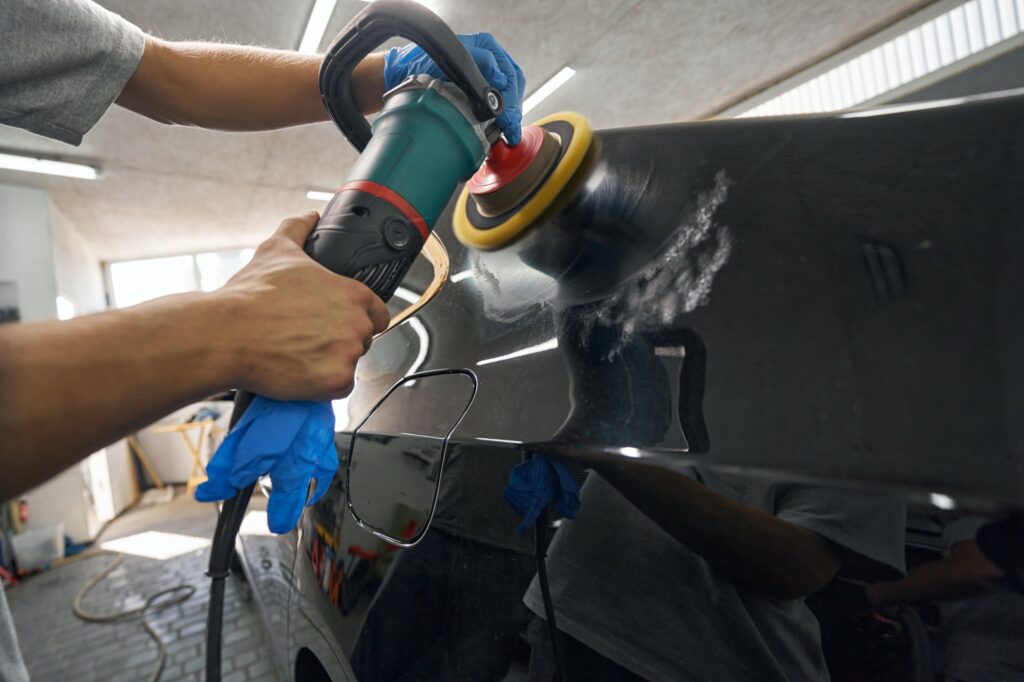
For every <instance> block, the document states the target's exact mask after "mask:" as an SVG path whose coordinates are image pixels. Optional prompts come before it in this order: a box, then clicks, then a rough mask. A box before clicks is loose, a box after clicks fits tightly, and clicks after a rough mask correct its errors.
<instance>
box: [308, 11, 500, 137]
mask: <svg viewBox="0 0 1024 682" xmlns="http://www.w3.org/2000/svg"><path fill="white" fill-rule="evenodd" d="M389 38H405V39H407V40H411V41H412V42H414V43H416V44H417V45H419V46H420V47H422V48H423V50H424V51H425V52H426V53H427V54H428V55H430V57H431V59H433V60H434V62H435V63H436V64H437V65H438V66H439V67H441V70H442V71H444V72H445V73H446V74H447V75H448V78H450V79H451V81H452V83H454V84H455V85H457V86H458V87H459V89H460V90H462V92H463V93H465V95H466V97H468V98H469V103H470V106H472V108H473V113H474V115H476V117H477V120H479V121H487V120H489V119H492V118H495V117H497V116H498V115H499V114H501V111H502V106H503V105H502V101H501V94H500V93H499V92H498V91H497V90H495V89H494V88H492V87H491V86H490V84H489V83H488V82H487V79H486V78H484V76H483V74H481V73H480V69H479V68H478V67H477V65H476V62H475V61H473V57H472V56H471V55H470V54H469V51H468V50H467V49H466V46H465V45H463V44H462V41H460V40H459V38H458V36H456V35H455V33H454V32H452V30H451V28H449V27H448V24H446V23H444V21H442V20H441V18H440V17H439V16H437V15H436V14H434V13H433V12H431V11H430V10H429V9H427V8H426V7H424V6H423V5H420V4H417V3H415V2H411V1H410V0H377V2H373V3H370V4H369V5H367V6H366V8H364V9H363V11H361V12H360V13H359V14H357V15H356V16H355V18H354V19H352V21H350V22H349V23H348V26H346V27H345V28H344V29H342V31H341V33H339V34H338V36H337V37H336V38H335V39H334V42H332V43H331V46H330V47H329V48H328V49H327V55H326V56H325V57H324V61H323V64H321V65H320V96H321V97H322V98H323V100H324V106H326V107H327V111H328V113H330V115H331V118H332V119H333V120H334V122H335V124H337V126H338V128H339V129H340V130H341V132H342V134H344V135H345V137H346V138H348V141H349V142H351V143H352V146H353V147H355V148H356V149H358V150H359V151H363V149H364V148H365V147H366V144H367V143H368V142H369V141H370V137H372V133H371V132H370V124H369V123H367V121H366V119H365V118H364V117H363V115H362V114H361V113H360V112H359V107H357V106H356V103H355V99H354V98H353V97H352V88H351V80H352V70H353V69H354V68H355V66H356V64H358V63H359V62H361V61H362V60H363V58H364V57H365V56H366V55H368V54H370V52H372V51H373V50H374V49H376V48H377V47H378V46H379V45H380V44H381V43H383V42H384V41H385V40H388V39H389Z"/></svg>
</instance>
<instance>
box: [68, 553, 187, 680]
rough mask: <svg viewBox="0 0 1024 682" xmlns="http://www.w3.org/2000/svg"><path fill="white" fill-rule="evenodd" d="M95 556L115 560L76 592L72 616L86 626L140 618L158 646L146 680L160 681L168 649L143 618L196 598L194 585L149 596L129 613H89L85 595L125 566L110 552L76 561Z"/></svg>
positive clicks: (82, 556) (90, 555) (87, 556)
mask: <svg viewBox="0 0 1024 682" xmlns="http://www.w3.org/2000/svg"><path fill="white" fill-rule="evenodd" d="M98 556H112V557H114V560H113V561H111V562H110V563H109V564H107V565H106V567H104V569H103V570H102V571H100V572H99V573H97V574H96V575H94V576H93V577H92V578H90V579H89V582H87V583H86V584H85V585H83V586H82V589H80V590H79V591H78V594H77V595H75V603H74V606H73V610H74V612H75V615H76V616H77V617H79V618H81V619H82V620H84V621H86V622H89V623H109V622H112V621H119V620H126V619H128V618H131V617H133V616H137V615H141V616H142V627H143V628H144V629H145V630H146V634H147V635H149V636H150V638H151V639H152V640H153V641H154V642H156V646H157V660H156V667H155V668H154V669H153V674H152V675H151V676H150V678H149V682H157V680H159V679H160V673H162V672H163V670H164V661H165V659H166V658H167V649H166V647H165V646H164V642H163V640H162V639H161V638H160V635H159V634H157V631H156V630H155V629H154V628H153V626H152V624H150V622H149V620H148V618H147V617H146V614H147V612H149V611H150V610H151V609H152V610H154V611H161V610H163V609H165V608H167V607H168V606H174V605H175V604H181V603H182V602H184V601H186V600H187V599H189V598H190V597H191V596H192V595H193V594H195V591H196V588H195V586H194V585H188V584H182V585H177V586H175V587H170V588H168V589H166V590H161V591H160V592H157V593H155V594H152V595H150V596H149V597H146V601H145V602H143V604H142V606H140V607H138V608H134V609H128V610H125V611H115V612H114V613H90V612H89V611H86V610H85V609H84V608H83V607H82V602H83V601H85V597H86V595H87V594H89V591H90V590H92V588H94V587H96V586H97V585H98V584H100V583H101V582H102V581H103V579H104V578H106V577H107V576H108V575H110V573H111V572H112V571H113V570H114V569H115V568H117V567H118V566H120V565H121V564H123V563H124V555H123V554H119V553H117V552H111V551H109V550H96V551H93V552H85V553H83V554H80V555H79V556H78V557H77V559H76V560H79V561H80V560H84V559H92V558H94V557H98ZM166 595H175V596H172V597H171V598H169V599H166V600H164V601H159V600H160V598H161V597H164V596H166Z"/></svg>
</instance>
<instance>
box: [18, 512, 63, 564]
mask: <svg viewBox="0 0 1024 682" xmlns="http://www.w3.org/2000/svg"><path fill="white" fill-rule="evenodd" d="M11 545H12V548H13V549H14V558H15V560H16V561H17V562H18V570H21V571H30V570H32V569H33V568H40V567H42V566H45V565H46V564H48V563H50V562H51V561H56V560H57V559H63V558H64V524H63V523H58V524H56V525H54V526H43V527H42V528H32V529H30V530H26V531H24V532H21V533H18V534H17V535H14V536H11Z"/></svg>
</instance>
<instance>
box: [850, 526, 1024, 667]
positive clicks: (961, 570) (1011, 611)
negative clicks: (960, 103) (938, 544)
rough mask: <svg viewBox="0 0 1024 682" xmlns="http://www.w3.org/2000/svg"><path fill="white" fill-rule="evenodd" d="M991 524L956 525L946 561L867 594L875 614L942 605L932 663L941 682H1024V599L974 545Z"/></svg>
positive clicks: (948, 535)
mask: <svg viewBox="0 0 1024 682" xmlns="http://www.w3.org/2000/svg"><path fill="white" fill-rule="evenodd" d="M988 521H989V520H988V519H986V518H984V517H981V516H966V517H963V518H960V519H958V520H956V521H954V522H953V523H951V524H949V525H948V526H946V529H945V530H944V532H943V537H944V539H945V540H946V542H947V543H948V544H949V554H948V555H947V556H946V558H945V559H943V560H941V561H933V562H931V563H927V564H923V565H921V566H918V567H917V568H914V569H913V570H911V571H910V572H909V573H907V576H906V577H905V578H903V579H902V580H896V581H890V582H882V583H876V584H874V585H869V586H868V588H867V590H866V591H865V594H866V596H867V598H868V601H869V602H870V603H871V605H872V606H874V607H876V608H885V607H889V606H896V605H900V604H911V605H921V604H929V603H938V604H939V605H940V623H939V630H938V632H937V633H936V635H935V637H934V639H933V641H932V658H933V660H934V663H935V668H936V673H937V674H938V675H939V676H940V677H939V679H941V680H947V681H949V682H981V681H982V680H1020V679H1024V595H1022V594H1021V593H1020V591H1019V590H1017V589H1013V588H1011V587H1010V586H1008V585H1006V584H1005V583H1004V582H1003V578H1004V577H1005V575H1004V573H1003V571H1002V570H1001V569H1000V568H999V567H998V566H996V565H995V564H994V563H992V562H991V561H990V560H989V559H988V558H987V557H986V556H985V555H984V554H982V552H981V549H980V548H979V547H978V543H977V542H976V541H975V536H976V534H977V532H978V530H979V529H980V528H981V527H982V526H984V525H985V524H986V523H987V522H988Z"/></svg>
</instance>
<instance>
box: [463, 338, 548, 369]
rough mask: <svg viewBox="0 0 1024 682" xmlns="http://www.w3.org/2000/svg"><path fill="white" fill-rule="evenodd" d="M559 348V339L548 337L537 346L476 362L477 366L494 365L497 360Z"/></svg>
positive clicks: (511, 358)
mask: <svg viewBox="0 0 1024 682" xmlns="http://www.w3.org/2000/svg"><path fill="white" fill-rule="evenodd" d="M555 348H558V339H548V340H547V341H545V342H544V343H538V344H537V345H536V346H529V347H527V348H522V349H520V350H517V351H514V352H512V353H509V354H508V355H499V356H498V357H496V358H487V359H486V360H481V361H480V362H478V363H476V366H477V367H483V366H484V365H492V364H494V363H495V362H504V361H505V360H514V359H515V358H521V357H523V356H525V355H533V354H534V353H543V352H544V351H546V350H554V349H555Z"/></svg>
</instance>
